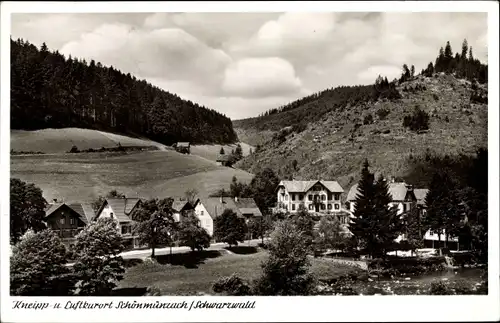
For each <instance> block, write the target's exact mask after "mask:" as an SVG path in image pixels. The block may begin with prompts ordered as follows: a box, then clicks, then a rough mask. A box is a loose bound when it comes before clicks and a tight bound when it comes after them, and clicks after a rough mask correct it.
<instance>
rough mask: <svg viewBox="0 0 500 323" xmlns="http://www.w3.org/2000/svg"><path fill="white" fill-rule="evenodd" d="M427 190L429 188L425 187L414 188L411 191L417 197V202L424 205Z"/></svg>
mask: <svg viewBox="0 0 500 323" xmlns="http://www.w3.org/2000/svg"><path fill="white" fill-rule="evenodd" d="M427 192H429V190H428V189H426V188H416V189H414V190H413V193H415V197H416V198H417V204H420V205H425V197H426V196H427Z"/></svg>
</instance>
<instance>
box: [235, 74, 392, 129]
mask: <svg viewBox="0 0 500 323" xmlns="http://www.w3.org/2000/svg"><path fill="white" fill-rule="evenodd" d="M381 98H386V99H389V100H394V99H399V98H400V94H399V92H398V91H397V90H396V84H395V83H394V82H388V81H387V78H382V77H380V76H379V77H378V78H377V82H376V83H375V84H374V85H357V86H339V87H336V88H331V89H327V90H324V91H321V92H318V93H314V94H312V95H309V96H307V97H304V98H301V99H299V100H296V101H294V102H291V103H289V104H287V105H284V106H282V107H279V108H276V109H271V110H268V111H266V112H265V113H263V114H261V115H260V116H258V117H256V118H249V119H244V120H239V121H235V122H234V124H235V125H236V126H239V127H242V128H255V129H259V130H264V129H269V130H280V129H282V128H283V127H287V126H294V127H295V128H296V130H299V131H300V130H303V129H305V127H306V126H307V124H309V123H311V122H315V121H318V120H320V119H322V118H323V117H324V115H325V114H326V113H328V112H330V111H335V110H339V109H344V108H345V107H346V106H348V105H357V104H362V103H366V102H369V101H377V100H378V99H381Z"/></svg>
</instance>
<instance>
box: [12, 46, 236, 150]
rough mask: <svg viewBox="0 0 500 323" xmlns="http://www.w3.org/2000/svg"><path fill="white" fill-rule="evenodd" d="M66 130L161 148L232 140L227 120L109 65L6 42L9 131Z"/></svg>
mask: <svg viewBox="0 0 500 323" xmlns="http://www.w3.org/2000/svg"><path fill="white" fill-rule="evenodd" d="M65 127H78V128H90V129H100V130H107V131H113V132H119V133H126V134H132V135H133V134H137V135H142V136H146V137H149V138H150V139H153V140H156V141H158V142H161V143H163V144H172V143H174V142H177V141H190V142H193V143H233V142H235V141H237V136H236V133H235V132H234V130H233V127H232V123H231V120H230V119H229V118H227V117H226V116H224V115H222V114H220V113H218V112H216V111H214V110H211V109H207V108H205V107H202V106H200V105H198V104H196V103H193V102H191V101H186V100H183V99H181V98H180V97H178V96H177V95H175V94H172V93H169V92H166V91H164V90H161V89H159V88H158V87H155V86H153V85H151V84H149V83H148V82H146V81H144V80H138V79H136V78H135V77H134V76H132V75H130V74H124V73H122V72H121V71H119V70H117V69H115V68H113V66H110V67H105V66H102V64H101V63H99V62H97V63H96V62H95V61H94V60H91V61H90V63H88V62H86V61H85V60H84V59H75V58H72V57H71V56H70V57H68V58H66V57H64V56H63V55H62V54H60V53H59V52H58V51H55V52H51V51H49V49H48V48H47V46H46V45H45V44H43V45H42V46H41V48H40V49H38V48H37V47H36V46H34V45H33V44H30V43H29V42H28V41H23V40H21V39H19V40H16V41H14V40H12V39H11V128H12V129H24V130H36V129H44V128H65Z"/></svg>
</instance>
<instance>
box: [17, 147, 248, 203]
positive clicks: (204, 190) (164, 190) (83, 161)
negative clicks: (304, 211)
mask: <svg viewBox="0 0 500 323" xmlns="http://www.w3.org/2000/svg"><path fill="white" fill-rule="evenodd" d="M233 176H236V177H237V178H238V179H239V180H242V181H249V180H250V179H251V178H252V175H251V174H249V173H247V172H244V171H241V170H237V169H232V168H228V167H222V166H217V165H216V164H215V163H214V162H211V161H209V160H206V159H203V158H201V157H198V156H192V155H182V154H179V153H177V152H174V151H145V152H134V153H83V154H62V155H27V156H11V177H15V178H19V179H21V180H23V181H26V182H30V183H35V184H36V185H37V186H38V187H40V188H41V189H42V190H43V195H44V197H45V198H46V199H47V200H52V199H54V198H57V199H63V200H64V201H68V202H69V201H92V200H94V199H95V198H96V197H97V196H99V195H103V194H105V193H107V192H109V191H110V190H113V189H116V190H118V191H120V192H123V193H125V194H126V195H127V196H129V197H135V196H138V197H143V198H153V197H159V198H161V197H167V196H183V194H184V192H185V191H186V190H187V189H190V188H196V189H197V190H198V192H199V193H200V195H202V196H204V195H208V194H210V193H213V192H215V191H217V190H218V189H220V188H222V187H224V188H226V189H227V188H229V183H230V182H231V179H232V177H233Z"/></svg>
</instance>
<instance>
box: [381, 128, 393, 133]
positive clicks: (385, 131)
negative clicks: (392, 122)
mask: <svg viewBox="0 0 500 323" xmlns="http://www.w3.org/2000/svg"><path fill="white" fill-rule="evenodd" d="M382 133H383V134H388V133H391V130H390V129H386V130H384V131H382Z"/></svg>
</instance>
